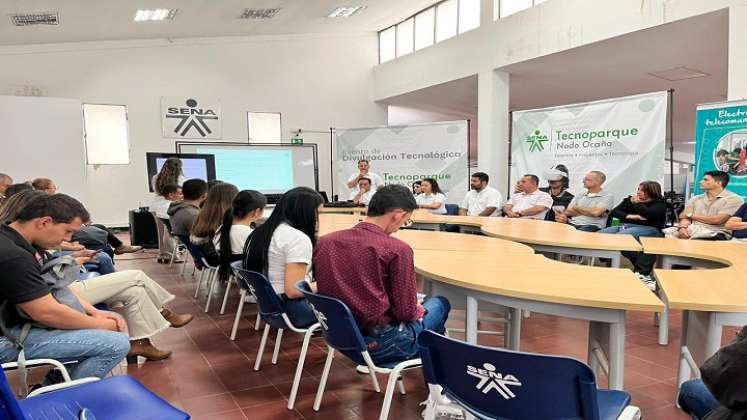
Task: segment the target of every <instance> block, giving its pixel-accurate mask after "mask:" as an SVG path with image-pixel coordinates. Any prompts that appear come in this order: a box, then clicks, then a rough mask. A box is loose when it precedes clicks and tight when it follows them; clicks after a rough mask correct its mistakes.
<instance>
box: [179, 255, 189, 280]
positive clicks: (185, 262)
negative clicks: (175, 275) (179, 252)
mask: <svg viewBox="0 0 747 420" xmlns="http://www.w3.org/2000/svg"><path fill="white" fill-rule="evenodd" d="M187 264H189V252H187V256H186V257H185V258H184V263H183V264H182V271H181V273H179V275H180V276H182V277H184V273H186V272H187Z"/></svg>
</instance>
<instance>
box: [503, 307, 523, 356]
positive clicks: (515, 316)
mask: <svg viewBox="0 0 747 420" xmlns="http://www.w3.org/2000/svg"><path fill="white" fill-rule="evenodd" d="M508 314H509V320H508V324H507V326H508V327H509V328H508V331H505V334H504V341H505V343H506V348H507V349H509V350H515V351H519V350H520V347H521V320H522V310H521V309H517V308H509V309H508Z"/></svg>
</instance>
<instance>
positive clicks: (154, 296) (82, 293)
mask: <svg viewBox="0 0 747 420" xmlns="http://www.w3.org/2000/svg"><path fill="white" fill-rule="evenodd" d="M21 196H29V197H31V199H30V200H27V201H25V202H22V201H21V200H19V199H16V198H18V197H21ZM40 197H41V198H40ZM13 200H15V201H13V202H12V203H11V202H10V201H9V202H8V205H6V206H4V207H3V212H7V213H8V214H9V215H11V216H12V219H10V220H9V221H11V222H14V221H16V220H21V219H22V218H23V215H24V212H25V211H26V209H27V208H28V207H31V208H33V207H34V206H38V205H39V203H38V201H39V200H42V201H44V200H48V196H47V195H46V194H44V193H41V192H40V191H26V192H23V193H20V194H16V195H15V196H14V197H13ZM37 250H38V251H39V252H42V254H41V257H42V262H43V263H44V264H47V263H49V264H52V263H54V261H53V259H55V258H56V259H57V261H58V263H59V264H58V266H59V267H60V268H59V269H61V267H62V266H63V264H66V263H67V264H69V262H68V261H64V258H63V259H60V258H57V257H64V255H60V254H56V253H52V254H49V253H48V252H44V251H47V250H45V249H37ZM71 255H72V257H73V258H74V259H75V261H76V262H77V263H78V264H79V265H82V264H87V263H89V262H90V261H91V259H92V258H99V257H101V255H102V253H100V254H92V253H91V251H88V250H83V251H78V252H74V253H72V254H71ZM75 267H76V266H73V268H75ZM69 289H70V290H72V291H73V293H75V294H76V295H77V296H78V297H79V298H82V299H83V300H84V301H85V302H87V303H90V304H93V305H97V304H99V303H105V304H107V305H108V306H110V307H117V308H118V312H120V313H121V315H122V316H123V317H124V319H125V321H126V323H127V326H128V333H129V335H130V337H131V340H130V345H131V349H130V352H129V353H128V355H127V359H128V361H130V362H135V360H136V358H137V356H143V357H145V358H147V359H148V360H161V359H165V358H167V357H169V356H170V355H171V352H170V351H162V350H158V349H157V348H155V347H154V346H153V345H152V344H151V342H150V337H152V336H154V335H156V334H158V333H159V332H161V331H162V330H164V329H166V328H168V327H175V328H179V327H182V326H184V325H186V324H187V323H189V322H190V321H191V320H192V315H179V314H176V313H173V312H171V311H170V310H169V309H168V308H166V307H165V306H164V305H165V304H166V303H167V302H169V301H171V300H173V299H174V295H172V294H171V293H169V292H168V291H167V290H165V289H164V288H163V287H161V286H160V285H159V284H158V283H156V282H155V281H153V280H152V279H151V278H150V277H148V276H147V275H145V273H143V272H142V271H140V270H125V271H120V272H118V273H114V274H108V275H102V276H99V277H94V278H92V279H87V280H84V281H76V282H74V283H71V284H70V285H69ZM83 306H85V303H84V304H83Z"/></svg>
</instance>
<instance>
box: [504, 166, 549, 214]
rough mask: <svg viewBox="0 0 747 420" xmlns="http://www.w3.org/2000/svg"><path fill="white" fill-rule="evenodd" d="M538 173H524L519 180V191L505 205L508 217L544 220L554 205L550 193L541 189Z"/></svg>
mask: <svg viewBox="0 0 747 420" xmlns="http://www.w3.org/2000/svg"><path fill="white" fill-rule="evenodd" d="M538 186H539V178H538V177H537V175H531V174H529V175H524V176H523V177H521V180H520V181H519V191H520V192H517V193H514V194H513V195H512V196H511V198H509V199H508V202H507V203H506V205H505V206H503V214H504V215H506V217H515V218H522V219H538V220H544V219H545V215H546V214H547V211H548V210H549V209H550V207H552V197H550V194H548V193H546V192H544V191H540V190H539V189H538V188H537V187H538Z"/></svg>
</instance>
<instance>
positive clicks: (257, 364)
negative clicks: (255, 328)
mask: <svg viewBox="0 0 747 420" xmlns="http://www.w3.org/2000/svg"><path fill="white" fill-rule="evenodd" d="M268 335H270V324H265V330H264V332H262V340H261V341H260V342H259V350H258V351H257V360H256V361H255V362H254V370H255V371H257V370H259V367H260V365H261V364H262V353H264V352H265V344H267V336H268Z"/></svg>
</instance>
